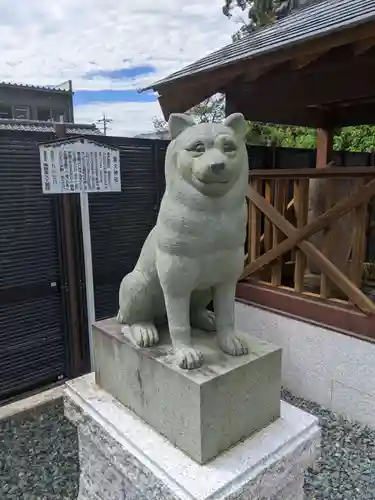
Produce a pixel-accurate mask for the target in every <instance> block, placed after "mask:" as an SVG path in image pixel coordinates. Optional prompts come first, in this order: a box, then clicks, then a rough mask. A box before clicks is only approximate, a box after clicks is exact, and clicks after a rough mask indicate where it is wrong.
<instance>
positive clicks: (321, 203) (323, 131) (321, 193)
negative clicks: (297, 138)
mask: <svg viewBox="0 0 375 500" xmlns="http://www.w3.org/2000/svg"><path fill="white" fill-rule="evenodd" d="M332 153H333V129H332V128H330V129H329V128H318V129H317V131H316V164H315V166H316V168H325V167H326V166H327V164H328V163H329V162H330V161H331V160H332ZM328 183H329V182H328ZM327 188H328V186H327V182H326V180H324V179H311V180H310V182H309V203H308V217H307V220H308V222H311V221H312V220H313V219H315V218H316V217H318V216H319V215H321V214H322V213H323V212H324V211H325V209H326V194H327ZM310 241H311V243H313V244H314V245H315V246H316V247H317V248H318V249H319V250H322V249H323V241H324V231H320V232H319V233H317V234H315V235H313V236H312V237H311V238H310ZM306 273H307V275H306V276H305V285H306V286H307V288H310V289H312V290H314V291H318V290H319V289H320V284H321V283H320V269H319V268H318V267H316V266H315V265H314V264H313V263H311V262H309V261H307V269H306ZM323 285H324V284H323Z"/></svg>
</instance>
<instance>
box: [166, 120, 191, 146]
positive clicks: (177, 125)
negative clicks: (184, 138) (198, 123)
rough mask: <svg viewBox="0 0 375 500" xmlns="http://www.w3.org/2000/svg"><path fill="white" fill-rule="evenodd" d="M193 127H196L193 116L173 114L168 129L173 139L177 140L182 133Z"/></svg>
mask: <svg viewBox="0 0 375 500" xmlns="http://www.w3.org/2000/svg"><path fill="white" fill-rule="evenodd" d="M192 125H194V120H193V118H192V117H191V116H189V115H184V114H182V113H172V114H171V115H170V117H169V120H168V128H169V133H170V135H171V139H172V140H173V139H175V138H176V137H177V136H178V135H180V134H181V132H183V131H184V130H185V129H187V128H188V127H191V126H192Z"/></svg>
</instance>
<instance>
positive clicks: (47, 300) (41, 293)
mask: <svg viewBox="0 0 375 500" xmlns="http://www.w3.org/2000/svg"><path fill="white" fill-rule="evenodd" d="M54 137H55V136H54V135H52V134H45V133H31V132H28V133H26V132H1V133H0V400H1V399H2V400H4V399H5V398H9V397H11V396H13V395H16V394H19V393H20V392H24V391H27V390H30V389H32V388H34V387H38V386H42V385H45V384H48V383H51V382H55V381H57V380H59V379H65V378H67V377H72V376H77V375H79V374H81V373H84V372H85V371H86V370H87V369H88V348H87V329H86V326H87V325H86V317H85V315H86V307H85V285H84V283H85V281H84V264H83V254H82V241H81V233H80V211H79V203H78V199H77V196H76V195H64V196H60V195H58V196H53V195H43V194H42V189H41V181H40V164H39V151H38V144H39V143H40V142H44V141H47V140H51V139H53V138H54ZM94 139H95V141H99V142H101V143H103V144H109V145H112V146H114V147H116V148H119V149H120V162H121V180H122V192H121V193H111V194H103V193H100V194H93V195H90V196H89V205H90V219H91V237H92V256H93V275H94V287H95V307H96V316H97V319H102V318H105V317H110V316H113V315H115V314H116V312H117V304H118V288H119V284H120V281H121V279H122V277H123V276H124V275H125V274H126V273H128V272H129V271H131V270H132V268H133V266H134V264H135V263H136V260H137V258H138V255H139V252H140V249H141V246H142V244H143V242H144V240H145V238H146V236H147V234H148V232H149V231H150V229H151V228H152V227H153V225H154V224H155V221H156V217H157V213H158V209H159V204H160V200H161V197H162V195H163V192H164V188H165V182H164V156H165V150H166V147H167V144H168V143H167V141H160V140H148V139H128V138H122V137H104V136H103V137H97V136H96V137H95V138H94ZM335 161H336V163H338V164H340V165H354V164H355V165H370V164H371V161H372V159H371V156H370V155H369V154H351V153H342V154H337V155H335ZM249 164H250V168H251V169H255V168H302V167H304V168H306V167H311V168H313V167H314V166H315V152H314V151H310V150H292V149H278V150H272V149H267V148H263V147H250V148H249Z"/></svg>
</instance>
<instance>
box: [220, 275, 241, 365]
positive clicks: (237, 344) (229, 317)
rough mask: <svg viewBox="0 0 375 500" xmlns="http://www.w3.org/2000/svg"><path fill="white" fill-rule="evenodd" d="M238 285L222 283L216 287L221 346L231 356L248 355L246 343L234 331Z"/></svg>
mask: <svg viewBox="0 0 375 500" xmlns="http://www.w3.org/2000/svg"><path fill="white" fill-rule="evenodd" d="M236 286H237V283H236V282H234V283H221V284H219V285H216V286H215V287H214V309H215V317H216V330H217V337H218V342H219V346H220V348H221V350H222V351H224V352H226V353H227V354H230V355H231V356H243V355H244V354H247V353H248V348H247V346H246V343H245V342H244V340H243V339H242V338H241V336H240V335H239V334H238V333H236V331H235V329H234V306H235V295H236Z"/></svg>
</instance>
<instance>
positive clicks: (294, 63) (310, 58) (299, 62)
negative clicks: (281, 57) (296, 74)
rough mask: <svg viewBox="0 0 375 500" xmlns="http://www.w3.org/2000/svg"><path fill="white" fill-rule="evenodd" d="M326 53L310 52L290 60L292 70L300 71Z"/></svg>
mask: <svg viewBox="0 0 375 500" xmlns="http://www.w3.org/2000/svg"><path fill="white" fill-rule="evenodd" d="M326 52H327V51H322V52H312V53H311V54H304V55H301V56H298V57H296V58H295V59H292V60H291V67H292V69H294V70H297V71H298V70H301V69H303V68H306V66H309V65H310V64H311V63H313V62H315V61H317V60H318V59H319V58H320V57H322V55H323V54H326Z"/></svg>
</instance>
